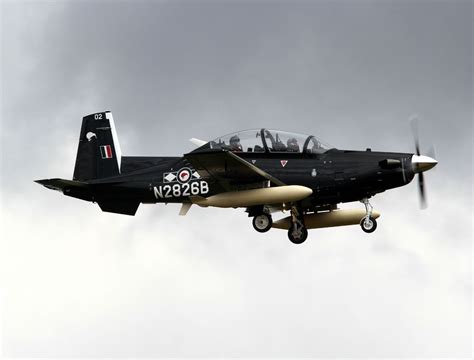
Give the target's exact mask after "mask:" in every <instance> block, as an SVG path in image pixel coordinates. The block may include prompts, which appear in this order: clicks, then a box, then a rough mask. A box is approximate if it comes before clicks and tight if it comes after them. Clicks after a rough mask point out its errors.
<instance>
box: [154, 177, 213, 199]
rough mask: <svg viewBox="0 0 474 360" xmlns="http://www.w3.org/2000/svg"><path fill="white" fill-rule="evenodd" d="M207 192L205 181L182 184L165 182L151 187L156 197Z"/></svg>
mask: <svg viewBox="0 0 474 360" xmlns="http://www.w3.org/2000/svg"><path fill="white" fill-rule="evenodd" d="M208 192H209V184H208V183H207V182H206V181H193V182H189V183H184V184H179V183H176V184H166V185H158V186H154V187H153V193H154V194H155V197H156V198H157V199H169V198H173V197H175V198H179V197H183V196H196V195H205V194H207V193H208Z"/></svg>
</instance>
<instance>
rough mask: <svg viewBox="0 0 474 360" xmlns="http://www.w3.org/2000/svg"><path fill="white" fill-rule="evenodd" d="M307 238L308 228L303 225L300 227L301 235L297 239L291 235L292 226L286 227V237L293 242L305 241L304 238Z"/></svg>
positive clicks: (300, 242)
mask: <svg viewBox="0 0 474 360" xmlns="http://www.w3.org/2000/svg"><path fill="white" fill-rule="evenodd" d="M307 238H308V230H307V229H306V228H305V227H303V228H302V229H301V237H300V238H299V239H296V238H295V237H294V236H293V229H292V228H289V229H288V239H290V241H291V242H292V243H293V244H302V243H304V242H305V240H306V239H307Z"/></svg>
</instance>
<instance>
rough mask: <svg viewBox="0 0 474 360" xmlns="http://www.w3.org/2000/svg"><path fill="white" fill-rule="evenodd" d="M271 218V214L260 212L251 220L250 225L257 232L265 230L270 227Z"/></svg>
mask: <svg viewBox="0 0 474 360" xmlns="http://www.w3.org/2000/svg"><path fill="white" fill-rule="evenodd" d="M272 224H273V220H272V217H271V215H268V214H261V215H257V216H255V217H254V218H253V220H252V225H253V228H254V229H255V230H257V231H258V232H259V233H264V232H267V231H268V230H270V229H271V228H272Z"/></svg>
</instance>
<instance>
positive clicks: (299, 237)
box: [288, 205, 308, 244]
mask: <svg viewBox="0 0 474 360" xmlns="http://www.w3.org/2000/svg"><path fill="white" fill-rule="evenodd" d="M307 237H308V229H306V226H305V225H304V217H303V213H302V211H301V209H298V207H297V206H296V205H293V206H292V207H291V225H290V228H289V230H288V238H289V239H290V241H291V242H292V243H293V244H302V243H303V242H304V241H305V240H306V238H307Z"/></svg>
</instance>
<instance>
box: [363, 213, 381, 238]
mask: <svg viewBox="0 0 474 360" xmlns="http://www.w3.org/2000/svg"><path fill="white" fill-rule="evenodd" d="M360 227H361V228H362V231H364V232H366V233H368V234H370V233H373V232H374V231H375V229H377V221H375V219H374V218H373V217H372V216H371V217H370V218H369V220H368V222H366V219H365V217H364V218H363V219H362V220H361V221H360Z"/></svg>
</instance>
